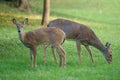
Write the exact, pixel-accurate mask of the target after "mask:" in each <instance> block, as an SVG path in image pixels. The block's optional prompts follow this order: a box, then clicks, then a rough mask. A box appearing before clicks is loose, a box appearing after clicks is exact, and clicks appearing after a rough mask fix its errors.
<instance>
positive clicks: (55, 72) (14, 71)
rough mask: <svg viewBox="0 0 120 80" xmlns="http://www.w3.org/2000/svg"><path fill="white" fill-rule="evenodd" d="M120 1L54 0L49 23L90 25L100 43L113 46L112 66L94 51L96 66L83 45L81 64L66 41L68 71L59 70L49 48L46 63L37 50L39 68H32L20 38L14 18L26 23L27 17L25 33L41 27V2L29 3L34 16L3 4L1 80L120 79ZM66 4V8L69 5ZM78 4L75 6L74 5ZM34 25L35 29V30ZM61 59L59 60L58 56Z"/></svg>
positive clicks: (0, 10) (0, 29) (0, 32)
mask: <svg viewBox="0 0 120 80" xmlns="http://www.w3.org/2000/svg"><path fill="white" fill-rule="evenodd" d="M119 2H120V1H119V0H117V1H115V0H101V1H97V0H90V1H89V0H76V1H73V0H69V1H68V0H65V1H62V0H55V1H51V17H50V20H52V19H54V18H58V17H62V18H67V19H71V20H74V21H77V22H79V23H83V24H86V25H88V26H90V28H91V29H93V31H94V32H95V33H96V35H97V36H98V37H99V38H100V40H101V41H102V42H103V44H105V43H106V42H107V41H108V42H110V43H111V50H112V55H113V62H112V64H108V63H107V62H106V61H105V59H104V57H103V55H102V54H101V53H100V52H99V51H98V50H97V49H95V48H94V47H91V48H92V53H93V57H94V60H95V64H92V62H91V59H90V56H89V54H88V52H87V51H86V49H85V48H84V47H83V46H82V56H81V57H82V63H81V64H79V63H78V56H77V50H76V45H75V42H74V41H70V40H66V41H65V43H64V44H63V48H64V50H65V51H66V55H67V68H66V69H61V68H59V66H58V65H59V64H56V63H54V60H53V56H52V52H51V49H50V48H48V49H47V63H46V64H44V63H43V47H42V46H40V47H39V48H38V54H37V64H38V67H37V68H36V69H33V68H30V67H29V49H27V48H26V47H25V46H24V45H23V44H22V43H21V42H20V41H19V39H18V34H17V30H16V27H15V26H14V25H13V24H12V22H11V20H12V18H13V17H15V18H17V19H19V20H20V21H21V20H23V19H24V18H25V17H28V18H29V19H30V20H29V25H26V27H25V31H29V30H33V29H37V28H39V27H40V26H39V25H40V21H41V14H39V13H42V11H41V10H42V7H41V6H40V5H42V1H37V0H36V1H34V0H30V3H31V6H32V8H33V10H34V11H35V13H33V14H31V13H27V12H21V11H19V10H17V9H15V8H13V7H12V8H11V7H9V6H8V5H6V3H4V2H0V7H2V8H0V80H21V79H22V80H33V79H34V80H80V79H82V80H120V77H119V74H120V58H119V57H120V55H119V50H120V47H119V46H120V22H119V21H120V16H119V14H120V11H119V7H120V6H119V4H118V3H119ZM66 3H67V6H66ZM74 4H75V5H74ZM33 26H34V27H33ZM58 59H59V57H58Z"/></svg>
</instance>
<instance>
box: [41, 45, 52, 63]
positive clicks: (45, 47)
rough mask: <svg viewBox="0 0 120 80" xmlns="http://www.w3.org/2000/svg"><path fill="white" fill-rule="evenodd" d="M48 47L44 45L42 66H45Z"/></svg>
mask: <svg viewBox="0 0 120 80" xmlns="http://www.w3.org/2000/svg"><path fill="white" fill-rule="evenodd" d="M49 45H50V44H47V45H44V55H43V57H44V64H46V49H47V48H48V46H49Z"/></svg>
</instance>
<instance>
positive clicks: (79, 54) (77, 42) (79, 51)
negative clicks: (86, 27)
mask: <svg viewBox="0 0 120 80" xmlns="http://www.w3.org/2000/svg"><path fill="white" fill-rule="evenodd" d="M76 45H77V51H78V58H79V63H81V46H80V45H81V42H80V41H76Z"/></svg>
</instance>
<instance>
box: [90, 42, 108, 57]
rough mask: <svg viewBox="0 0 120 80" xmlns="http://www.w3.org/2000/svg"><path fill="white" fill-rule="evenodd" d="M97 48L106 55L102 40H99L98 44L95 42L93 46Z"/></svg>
mask: <svg viewBox="0 0 120 80" xmlns="http://www.w3.org/2000/svg"><path fill="white" fill-rule="evenodd" d="M92 45H93V46H94V47H95V48H97V49H98V50H99V51H101V52H102V53H103V55H104V54H105V50H106V48H105V46H104V45H103V44H102V43H101V41H100V40H98V41H97V42H94V43H93V44H92Z"/></svg>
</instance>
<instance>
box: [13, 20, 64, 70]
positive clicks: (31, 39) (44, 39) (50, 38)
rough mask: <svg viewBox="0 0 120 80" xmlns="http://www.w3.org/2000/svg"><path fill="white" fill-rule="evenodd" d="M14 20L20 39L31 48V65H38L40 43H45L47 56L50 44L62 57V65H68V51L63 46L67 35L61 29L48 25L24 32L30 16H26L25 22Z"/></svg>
mask: <svg viewBox="0 0 120 80" xmlns="http://www.w3.org/2000/svg"><path fill="white" fill-rule="evenodd" d="M12 22H13V24H15V25H16V27H17V30H18V36H19V39H20V41H21V42H22V43H23V44H24V45H25V46H26V47H27V48H29V49H30V67H34V68H35V67H37V63H36V54H37V47H38V46H39V45H44V56H46V49H47V47H48V46H49V45H51V46H52V47H53V48H54V49H56V50H57V52H58V54H59V57H60V67H63V68H65V67H66V53H65V51H64V50H63V48H62V44H63V42H64V40H65V38H66V35H65V33H64V32H63V31H62V30H61V29H59V28H57V27H51V28H50V27H49V28H47V27H46V28H39V29H36V30H32V31H28V32H24V30H23V27H24V25H25V24H28V18H25V19H24V21H23V22H17V20H16V19H15V18H13V19H12Z"/></svg>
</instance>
